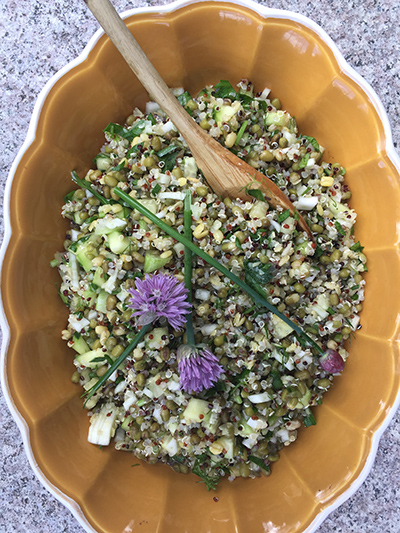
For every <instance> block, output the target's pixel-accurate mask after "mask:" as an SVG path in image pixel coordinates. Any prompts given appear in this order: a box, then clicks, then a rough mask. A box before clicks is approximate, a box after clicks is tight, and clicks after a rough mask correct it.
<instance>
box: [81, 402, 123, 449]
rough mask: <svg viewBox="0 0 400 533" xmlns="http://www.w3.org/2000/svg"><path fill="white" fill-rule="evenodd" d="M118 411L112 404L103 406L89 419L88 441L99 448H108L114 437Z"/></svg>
mask: <svg viewBox="0 0 400 533" xmlns="http://www.w3.org/2000/svg"><path fill="white" fill-rule="evenodd" d="M119 412H120V409H119V408H118V407H116V406H115V405H113V404H106V405H103V407H102V408H101V410H100V411H99V412H98V413H95V414H94V415H93V416H92V417H91V418H90V427H89V435H88V441H89V442H91V443H92V444H97V445H99V446H108V445H109V444H110V440H111V437H113V436H114V435H115V430H116V427H117V418H118V415H119Z"/></svg>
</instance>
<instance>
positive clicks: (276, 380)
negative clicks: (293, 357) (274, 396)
mask: <svg viewBox="0 0 400 533" xmlns="http://www.w3.org/2000/svg"><path fill="white" fill-rule="evenodd" d="M271 376H272V388H273V389H275V390H280V389H282V388H283V383H282V380H281V376H280V373H279V370H271Z"/></svg>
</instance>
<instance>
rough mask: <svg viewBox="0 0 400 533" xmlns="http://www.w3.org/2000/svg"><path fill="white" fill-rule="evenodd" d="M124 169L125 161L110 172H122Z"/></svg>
mask: <svg viewBox="0 0 400 533" xmlns="http://www.w3.org/2000/svg"><path fill="white" fill-rule="evenodd" d="M123 168H125V161H122V162H121V163H119V165H117V166H116V167H113V168H110V170H109V172H110V171H112V170H116V171H119V170H122V169H123Z"/></svg>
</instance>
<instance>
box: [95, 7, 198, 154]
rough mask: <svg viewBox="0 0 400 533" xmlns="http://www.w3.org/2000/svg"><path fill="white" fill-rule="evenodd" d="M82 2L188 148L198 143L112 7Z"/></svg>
mask: <svg viewBox="0 0 400 533" xmlns="http://www.w3.org/2000/svg"><path fill="white" fill-rule="evenodd" d="M84 1H85V3H86V5H87V6H88V8H89V9H90V11H91V12H92V13H93V15H94V16H95V17H96V19H97V21H98V22H99V23H100V25H101V26H102V27H103V29H104V31H105V32H106V34H107V35H108V37H109V38H110V39H111V41H112V42H113V44H114V45H115V47H116V48H117V50H118V51H119V52H120V53H121V55H122V56H123V58H124V59H125V61H126V63H127V64H128V65H129V67H130V68H131V69H132V71H133V72H134V73H135V75H136V76H137V78H138V79H139V80H140V82H141V84H142V85H143V87H144V88H145V89H146V90H147V92H148V93H149V94H151V97H152V98H153V99H154V100H155V101H156V102H157V103H158V104H159V106H160V107H161V108H162V109H163V111H165V113H167V115H168V116H170V117H173V122H174V124H175V126H176V127H177V129H178V130H179V131H180V132H181V134H182V136H183V137H184V138H185V140H186V142H187V143H188V144H189V146H191V145H192V144H193V142H196V141H197V138H196V137H194V136H193V130H194V128H193V119H192V118H191V117H190V115H189V114H188V113H187V111H185V109H184V108H183V107H182V106H181V104H180V103H179V102H178V100H177V99H176V98H175V96H174V95H173V93H172V91H171V90H170V88H169V87H168V86H167V84H166V83H165V82H164V80H163V79H162V78H161V76H160V75H159V74H158V72H157V70H156V69H155V68H154V66H153V65H152V63H151V62H150V60H149V59H148V58H147V56H146V54H145V53H144V52H143V50H142V49H141V47H140V46H139V44H138V42H137V41H136V39H135V38H134V37H133V35H132V34H131V33H130V31H129V30H128V28H127V26H126V24H125V23H124V22H123V20H122V19H121V17H120V16H119V14H118V13H117V12H116V10H115V9H114V7H113V5H112V4H111V3H110V2H109V0H84ZM200 133H203V132H200Z"/></svg>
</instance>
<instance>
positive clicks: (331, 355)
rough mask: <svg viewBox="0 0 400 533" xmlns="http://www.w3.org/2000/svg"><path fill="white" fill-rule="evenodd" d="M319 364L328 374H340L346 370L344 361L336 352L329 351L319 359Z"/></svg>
mask: <svg viewBox="0 0 400 533" xmlns="http://www.w3.org/2000/svg"><path fill="white" fill-rule="evenodd" d="M319 364H320V366H321V368H322V370H324V371H325V372H327V373H328V374H338V373H339V372H341V371H342V370H343V369H344V361H343V358H342V357H341V356H340V354H339V353H338V352H336V351H335V350H327V351H326V352H325V353H324V355H323V356H322V357H320V359H319Z"/></svg>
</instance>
